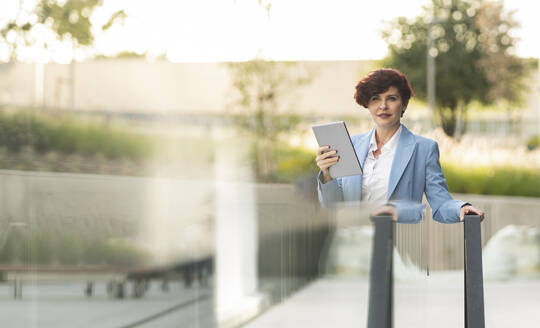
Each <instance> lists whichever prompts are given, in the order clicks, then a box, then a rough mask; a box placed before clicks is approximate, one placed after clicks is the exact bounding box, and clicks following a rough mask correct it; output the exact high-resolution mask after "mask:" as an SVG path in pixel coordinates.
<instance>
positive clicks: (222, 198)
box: [214, 135, 261, 327]
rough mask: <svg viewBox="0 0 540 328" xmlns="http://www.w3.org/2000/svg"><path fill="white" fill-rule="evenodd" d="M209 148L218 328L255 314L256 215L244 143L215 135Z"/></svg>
mask: <svg viewBox="0 0 540 328" xmlns="http://www.w3.org/2000/svg"><path fill="white" fill-rule="evenodd" d="M216 139H217V140H221V141H220V142H219V145H218V147H217V150H216V153H215V164H214V165H215V171H214V172H215V179H216V181H215V186H216V189H215V200H216V244H215V245H216V275H215V281H216V286H215V293H216V295H215V302H216V303H215V306H216V315H217V321H218V323H219V326H220V327H230V326H235V325H237V324H238V323H240V322H242V321H244V320H246V319H248V318H250V317H252V316H254V315H256V314H257V313H258V311H259V309H260V304H261V297H260V296H259V295H258V294H257V215H256V195H255V185H254V183H253V180H254V179H253V172H252V169H251V165H250V163H249V160H248V157H247V152H248V145H247V144H246V143H245V142H242V141H241V140H238V139H236V138H227V137H224V136H223V135H222V136H218V137H217V138H216Z"/></svg>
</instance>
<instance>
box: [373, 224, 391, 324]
mask: <svg viewBox="0 0 540 328" xmlns="http://www.w3.org/2000/svg"><path fill="white" fill-rule="evenodd" d="M373 221H374V225H375V235H374V237H373V248H372V256H371V267H370V272H369V309H368V322H367V326H368V328H390V327H392V326H393V319H394V315H393V303H394V288H393V285H394V281H393V263H392V262H393V258H392V253H393V248H394V222H393V221H392V217H391V216H390V215H380V216H376V217H374V218H373Z"/></svg>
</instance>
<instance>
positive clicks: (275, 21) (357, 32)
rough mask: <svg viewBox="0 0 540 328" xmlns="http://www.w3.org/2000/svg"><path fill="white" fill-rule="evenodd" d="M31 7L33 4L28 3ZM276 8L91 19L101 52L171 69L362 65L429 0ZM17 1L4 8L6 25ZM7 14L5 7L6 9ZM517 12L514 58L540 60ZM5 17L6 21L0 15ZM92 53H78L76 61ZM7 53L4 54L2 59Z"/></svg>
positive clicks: (120, 5) (151, 11)
mask: <svg viewBox="0 0 540 328" xmlns="http://www.w3.org/2000/svg"><path fill="white" fill-rule="evenodd" d="M26 1H30V3H31V2H32V1H35V0H26ZM268 1H271V3H272V7H271V9H270V15H268V14H267V12H266V10H265V9H264V8H262V7H261V6H259V5H258V1H257V0H191V1H187V0H105V1H104V5H103V7H101V8H99V9H98V10H96V12H95V13H94V15H93V16H92V22H93V23H94V24H95V26H96V29H95V34H96V42H95V52H97V53H102V54H106V55H114V54H116V53H118V52H120V51H126V50H127V51H133V52H138V53H148V54H149V55H150V57H152V56H160V55H165V56H166V57H167V58H168V59H169V60H170V61H173V62H215V61H243V60H249V59H252V58H255V57H262V58H266V59H273V60H359V59H379V58H382V57H384V56H385V54H386V51H387V46H386V43H385V42H384V40H382V38H381V35H380V31H381V29H382V28H383V26H384V24H385V22H389V21H391V20H393V19H395V18H396V17H399V16H405V17H411V18H412V17H415V16H418V15H419V14H420V13H421V12H422V6H423V5H425V4H427V3H429V2H430V1H429V0H409V1H385V0H378V1H364V0H263V3H265V2H268ZM18 2H19V0H2V1H1V2H0V23H1V20H2V19H4V18H5V17H6V16H7V15H9V14H10V13H12V12H13V10H15V9H14V8H15V6H16V5H17V4H18ZM2 7H3V8H2ZM505 7H506V8H508V9H510V10H516V14H515V18H516V19H517V20H518V21H519V22H520V23H521V28H520V29H519V30H517V31H516V35H517V36H518V37H519V38H520V39H521V40H520V42H519V43H518V47H517V49H516V50H517V51H516V53H517V54H518V55H519V56H522V57H540V42H538V41H537V39H538V36H537V33H538V31H540V20H539V19H538V17H537V16H538V14H537V13H539V12H540V4H539V3H538V2H536V1H528V0H512V1H508V0H507V1H506V2H505ZM119 9H124V10H125V11H126V13H127V15H128V16H127V18H126V20H125V21H124V22H123V23H122V24H118V25H116V26H115V27H113V28H112V29H110V30H108V31H107V32H106V33H102V32H101V31H100V30H99V29H98V28H97V27H98V26H101V25H103V24H105V22H106V21H107V18H108V17H109V16H110V14H111V13H112V12H114V11H116V10H119ZM2 13H3V14H2ZM88 54H89V53H85V52H78V53H76V54H75V57H76V59H77V60H83V59H84V58H85V57H86V56H88ZM1 56H2V52H1V51H0V57H1ZM71 56H72V52H71V50H70V49H69V47H66V46H65V45H61V44H58V45H57V50H56V51H55V53H54V54H45V53H43V52H41V53H40V52H39V51H38V50H33V51H28V53H27V54H26V56H25V58H23V59H24V60H27V61H31V60H33V59H35V58H36V57H38V60H40V61H51V60H53V61H57V62H69V61H70V60H71Z"/></svg>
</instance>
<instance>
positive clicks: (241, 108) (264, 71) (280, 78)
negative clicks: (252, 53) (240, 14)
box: [227, 59, 311, 141]
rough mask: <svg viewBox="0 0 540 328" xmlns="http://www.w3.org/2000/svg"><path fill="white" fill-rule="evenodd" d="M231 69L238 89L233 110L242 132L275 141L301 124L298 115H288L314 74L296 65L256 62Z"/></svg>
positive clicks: (292, 63)
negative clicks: (299, 92) (295, 94)
mask: <svg viewBox="0 0 540 328" xmlns="http://www.w3.org/2000/svg"><path fill="white" fill-rule="evenodd" d="M227 67H228V69H229V71H230V72H231V73H232V86H233V89H234V90H233V91H234V92H233V94H231V96H232V103H231V106H230V110H231V113H232V118H233V121H234V122H235V123H236V124H237V125H238V126H239V127H240V128H241V129H242V130H244V131H246V132H248V133H250V134H252V135H254V136H255V137H258V138H265V139H269V140H271V141H274V140H276V139H277V138H278V137H279V135H280V134H282V133H283V132H288V131H289V132H290V131H291V130H292V129H293V128H294V127H295V126H296V125H297V124H298V123H299V122H300V119H299V116H298V115H294V114H284V112H285V111H288V112H289V113H290V112H291V107H292V106H293V103H292V96H294V92H295V91H296V89H297V88H298V87H300V86H303V85H306V84H308V83H310V82H311V76H310V74H309V73H308V72H305V71H303V70H302V69H301V68H300V67H298V65H297V64H296V63H295V62H275V61H265V60H262V59H254V60H250V61H247V62H238V63H228V64H227Z"/></svg>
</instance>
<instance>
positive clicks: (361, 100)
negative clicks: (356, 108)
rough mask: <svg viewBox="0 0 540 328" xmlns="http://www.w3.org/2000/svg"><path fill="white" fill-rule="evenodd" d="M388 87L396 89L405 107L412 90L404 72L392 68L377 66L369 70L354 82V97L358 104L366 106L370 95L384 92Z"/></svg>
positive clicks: (412, 94) (412, 93)
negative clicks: (356, 82)
mask: <svg viewBox="0 0 540 328" xmlns="http://www.w3.org/2000/svg"><path fill="white" fill-rule="evenodd" d="M390 87H396V88H397V89H398V91H399V95H400V96H401V103H402V105H403V107H405V108H406V107H407V105H408V104H409V99H411V97H412V96H414V92H413V89H412V88H411V85H410V83H409V81H408V80H407V77H406V76H405V74H403V73H401V72H400V71H398V70H396V69H393V68H379V69H376V70H374V71H371V72H369V74H368V75H366V76H365V77H364V78H362V79H361V80H360V81H359V82H358V84H356V92H355V93H354V99H355V100H356V102H357V103H358V104H359V105H361V106H364V107H366V108H367V107H368V104H369V100H370V99H371V97H373V96H375V95H378V94H380V93H383V92H385V91H386V90H388V89H389V88H390Z"/></svg>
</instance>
